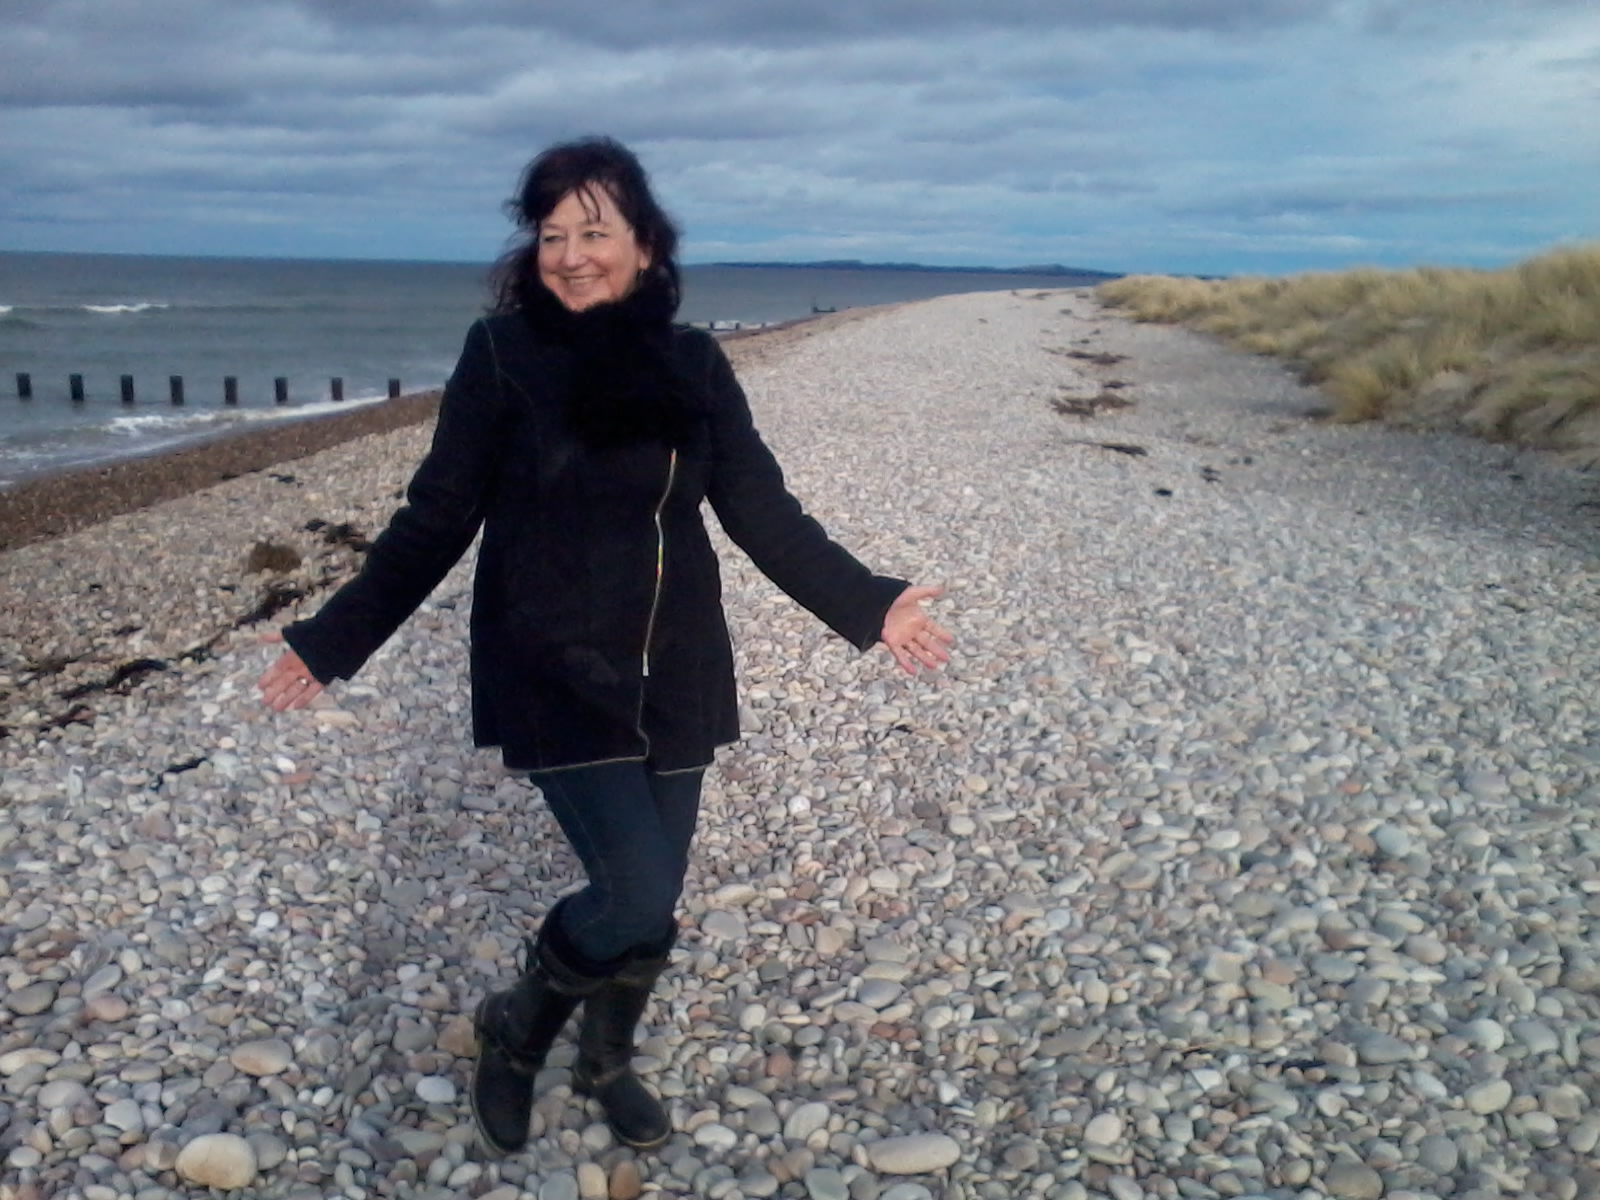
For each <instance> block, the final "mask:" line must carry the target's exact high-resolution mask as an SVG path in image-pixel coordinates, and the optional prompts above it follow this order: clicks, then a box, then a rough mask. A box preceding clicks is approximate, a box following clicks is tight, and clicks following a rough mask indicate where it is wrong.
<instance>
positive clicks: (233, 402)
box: [16, 371, 400, 408]
mask: <svg viewBox="0 0 1600 1200" xmlns="http://www.w3.org/2000/svg"><path fill="white" fill-rule="evenodd" d="M16 379H17V399H18V400H32V399H33V376H32V375H31V374H30V373H29V372H27V371H18V372H17V373H16ZM117 383H118V391H119V393H120V395H121V398H122V403H123V404H126V405H131V404H133V403H134V400H135V396H136V393H135V389H134V384H133V376H132V375H121V376H118V379H117ZM167 389H168V395H169V396H170V397H171V400H172V403H173V405H175V406H181V405H182V404H183V402H184V386H183V376H182V375H169V376H167ZM388 391H389V399H391V400H398V399H399V398H400V380H398V379H390V380H389V389H388ZM328 392H329V395H330V396H331V397H332V398H333V400H334V401H335V402H336V403H337V402H340V401H342V400H343V399H344V378H343V377H342V376H338V375H335V376H334V377H333V378H332V379H330V380H329V381H328ZM67 394H68V395H69V396H71V397H72V402H73V403H74V404H82V403H83V402H84V400H85V399H86V398H87V394H88V393H87V392H86V390H85V388H84V384H83V376H82V375H81V374H79V373H77V372H74V373H73V374H71V375H68V376H67ZM272 399H273V402H274V403H277V404H287V403H289V379H288V377H287V376H285V375H279V376H277V377H276V378H274V379H273V381H272ZM222 402H223V403H224V404H226V405H227V406H228V407H230V408H235V407H237V406H238V404H239V377H238V376H237V375H224V376H223V377H222Z"/></svg>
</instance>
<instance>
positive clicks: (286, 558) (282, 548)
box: [244, 542, 302, 575]
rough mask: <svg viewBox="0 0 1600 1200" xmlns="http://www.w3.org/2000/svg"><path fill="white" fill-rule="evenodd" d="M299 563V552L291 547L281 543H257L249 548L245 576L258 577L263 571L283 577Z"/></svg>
mask: <svg viewBox="0 0 1600 1200" xmlns="http://www.w3.org/2000/svg"><path fill="white" fill-rule="evenodd" d="M301 561H302V560H301V558H300V551H298V550H296V549H295V548H294V547H293V546H286V545H284V543H282V542H257V543H256V544H255V545H254V546H251V547H250V556H249V557H248V558H247V559H245V564H244V570H245V574H246V575H259V574H260V573H261V572H263V571H273V572H276V573H277V574H280V575H285V574H288V573H289V572H290V571H292V570H294V569H295V568H296V567H298V566H299V565H300V563H301Z"/></svg>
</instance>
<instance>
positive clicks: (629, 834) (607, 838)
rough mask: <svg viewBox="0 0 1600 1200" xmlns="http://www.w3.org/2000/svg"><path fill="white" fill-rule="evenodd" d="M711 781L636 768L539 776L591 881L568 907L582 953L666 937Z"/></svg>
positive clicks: (571, 931)
mask: <svg viewBox="0 0 1600 1200" xmlns="http://www.w3.org/2000/svg"><path fill="white" fill-rule="evenodd" d="M704 777H705V772H704V771H674V772H673V773H672V774H670V775H661V774H657V773H656V772H654V771H650V770H648V769H647V768H646V766H645V764H644V763H638V762H621V763H601V764H599V765H597V766H592V767H569V768H567V769H565V770H559V771H536V772H534V773H533V774H532V776H531V778H532V780H533V782H534V783H535V784H537V785H538V787H539V790H540V791H541V792H543V793H544V798H545V803H546V804H548V805H549V806H550V811H551V813H553V814H554V815H555V818H556V821H557V823H558V824H560V826H561V829H562V832H564V833H565V834H566V835H567V840H568V841H570V842H571V843H572V848H573V850H575V851H577V854H578V858H579V859H581V860H582V862H583V869H584V870H585V871H586V872H587V873H588V876H589V884H588V886H587V887H585V888H584V889H583V890H582V891H581V892H579V893H577V894H576V895H574V896H571V897H568V899H567V901H566V902H565V903H564V904H563V905H562V906H561V918H562V920H561V925H562V931H563V932H564V933H565V934H566V935H567V937H568V938H569V939H570V940H571V942H572V943H573V945H574V946H575V947H576V948H577V949H578V950H579V952H580V953H582V954H584V955H585V956H587V957H588V958H590V959H593V960H594V961H595V962H604V961H606V960H609V959H614V958H617V957H619V956H621V955H623V954H625V953H627V952H628V951H630V950H633V949H635V948H637V947H641V946H645V945H652V944H656V943H659V942H660V941H661V938H662V935H663V933H664V932H665V931H666V929H667V928H668V926H669V925H670V924H671V922H672V921H673V920H674V913H675V911H676V909H677V906H678V895H679V893H681V892H682V891H683V876H684V872H685V871H687V870H688V866H689V843H690V841H691V840H693V838H694V826H695V820H696V818H697V817H698V816H699V814H700V784H701V781H702V780H703V779H704Z"/></svg>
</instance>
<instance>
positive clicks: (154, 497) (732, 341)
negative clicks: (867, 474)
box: [0, 305, 892, 554]
mask: <svg viewBox="0 0 1600 1200" xmlns="http://www.w3.org/2000/svg"><path fill="white" fill-rule="evenodd" d="M889 307H892V306H890V305H876V306H867V307H862V308H855V309H846V310H845V311H843V312H840V313H822V314H814V315H811V316H804V317H796V318H793V319H792V320H788V321H783V322H780V323H777V324H773V325H764V326H761V327H760V328H757V329H741V330H732V331H728V332H726V333H719V334H717V335H716V336H717V338H718V340H719V341H720V342H722V343H724V344H725V345H726V346H727V347H728V353H729V356H730V357H732V358H734V359H735V365H736V366H737V365H738V363H739V362H740V361H744V360H749V359H751V358H754V357H758V356H759V354H760V353H761V351H760V349H758V347H772V348H776V347H777V346H780V345H783V344H786V343H787V342H788V341H789V340H791V339H793V338H794V337H796V336H809V335H810V333H812V332H817V331H819V330H821V329H824V328H829V327H831V326H832V325H836V324H838V323H840V322H841V321H844V320H853V319H856V318H858V317H860V316H862V315H864V314H866V313H870V312H881V311H884V310H885V309H886V308H889ZM802 331H806V332H802ZM442 395H443V391H442V389H438V388H434V389H431V390H428V391H423V392H413V393H409V394H407V395H404V396H400V397H398V398H396V399H394V400H382V401H378V402H375V403H369V404H364V405H362V406H361V407H360V408H357V409H352V410H351V411H350V412H343V413H329V414H325V415H319V416H308V417H305V418H303V419H300V420H293V421H286V422H284V423H283V424H279V425H272V426H269V427H267V428H250V429H230V430H224V431H222V432H219V433H216V434H214V435H213V436H211V437H209V438H207V439H205V440H203V441H197V442H193V443H190V444H188V445H184V446H180V447H176V448H168V449H157V450H152V451H150V452H149V453H146V454H140V455H137V456H133V457H129V458H119V459H114V460H112V461H110V462H107V463H104V464H100V465H91V466H78V467H67V468H63V469H61V470H59V471H52V472H46V473H44V474H41V475H38V476H32V477H29V478H26V479H23V480H22V481H20V482H19V483H17V484H15V485H13V486H11V487H8V488H3V489H0V554H4V553H6V552H8V551H11V550H19V549H21V548H22V547H24V546H29V545H33V544H35V543H37V542H45V541H50V540H52V539H54V538H60V537H66V536H68V535H69V534H73V533H77V532H79V531H81V530H84V529H88V528H90V527H92V526H94V525H98V524H100V523H101V522H104V521H107V520H109V519H111V518H112V517H116V516H121V515H122V514H124V513H130V512H136V511H138V510H140V509H145V508H149V507H151V506H152V505H156V504H160V503H162V502H164V501H167V500H176V499H178V498H180V497H182V496H187V495H190V494H192V493H194V492H198V491H202V490H204V489H206V488H208V487H212V486H214V485H216V484H219V483H224V482H226V481H228V480H230V479H236V478H238V477H239V476H241V475H249V474H251V473H253V472H256V471H265V470H267V469H269V468H271V467H275V466H280V465H282V464H284V463H289V462H294V461H296V460H298V459H302V458H306V457H308V456H310V455H312V454H316V453H318V452H319V451H322V450H327V449H331V448H332V447H334V446H339V445H343V444H344V443H346V442H350V441H354V440H356V439H358V438H364V437H371V436H374V435H377V434H384V433H391V432H393V431H394V430H396V429H402V428H405V427H406V426H408V425H415V424H418V423H420V422H423V421H430V420H432V419H433V418H434V416H435V415H436V414H437V413H438V411H439V400H440V397H441V396H442Z"/></svg>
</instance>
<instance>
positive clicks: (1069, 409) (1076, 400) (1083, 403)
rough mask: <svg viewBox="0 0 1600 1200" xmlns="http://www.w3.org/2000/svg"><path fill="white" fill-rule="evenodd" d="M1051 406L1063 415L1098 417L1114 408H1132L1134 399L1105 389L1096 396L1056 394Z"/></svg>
mask: <svg viewBox="0 0 1600 1200" xmlns="http://www.w3.org/2000/svg"><path fill="white" fill-rule="evenodd" d="M1050 407H1051V408H1052V409H1054V410H1055V411H1056V412H1058V413H1060V414H1061V415H1062V416H1063V417H1097V416H1099V415H1100V414H1101V413H1103V412H1108V411H1111V410H1114V409H1119V408H1132V407H1133V401H1132V400H1130V399H1128V398H1127V397H1126V396H1123V395H1119V394H1118V393H1117V392H1115V391H1111V390H1105V389H1103V390H1102V391H1101V392H1100V393H1099V394H1098V395H1094V396H1071V395H1060V396H1056V397H1055V398H1054V399H1052V400H1051V401H1050Z"/></svg>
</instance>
